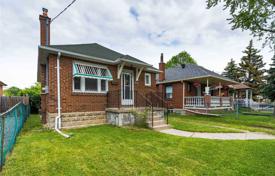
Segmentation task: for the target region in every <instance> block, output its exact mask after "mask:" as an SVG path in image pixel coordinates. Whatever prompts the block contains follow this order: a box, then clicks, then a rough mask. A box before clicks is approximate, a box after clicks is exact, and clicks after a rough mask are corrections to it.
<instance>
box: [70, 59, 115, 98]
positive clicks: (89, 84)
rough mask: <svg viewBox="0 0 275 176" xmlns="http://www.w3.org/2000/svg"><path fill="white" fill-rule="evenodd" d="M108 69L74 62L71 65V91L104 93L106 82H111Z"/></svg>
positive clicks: (106, 88) (106, 89)
mask: <svg viewBox="0 0 275 176" xmlns="http://www.w3.org/2000/svg"><path fill="white" fill-rule="evenodd" d="M112 79H113V78H112V75H111V72H110V71H109V69H108V68H107V67H105V66H102V65H95V64H88V63H82V62H75V63H74V64H73V91H74V92H84V93H106V92H107V91H108V81H109V80H112Z"/></svg>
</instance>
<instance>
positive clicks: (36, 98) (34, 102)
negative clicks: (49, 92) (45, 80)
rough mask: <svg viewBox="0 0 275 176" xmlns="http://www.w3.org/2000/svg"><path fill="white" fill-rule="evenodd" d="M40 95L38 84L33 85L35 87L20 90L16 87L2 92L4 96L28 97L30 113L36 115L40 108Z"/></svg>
mask: <svg viewBox="0 0 275 176" xmlns="http://www.w3.org/2000/svg"><path fill="white" fill-rule="evenodd" d="M40 93H41V85H40V83H35V85H33V86H31V87H29V88H25V89H22V90H21V89H20V88H18V87H10V88H8V89H6V90H5V91H4V95H5V96H23V95H27V96H29V98H30V105H31V112H34V113H37V112H38V110H39V108H40Z"/></svg>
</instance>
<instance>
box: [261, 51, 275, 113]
mask: <svg viewBox="0 0 275 176" xmlns="http://www.w3.org/2000/svg"><path fill="white" fill-rule="evenodd" d="M263 93H264V94H265V95H266V96H267V97H268V98H269V99H270V100H271V101H273V102H274V110H273V115H274V116H275V53H274V56H273V58H272V64H270V69H269V71H268V75H267V84H266V85H265V87H264V89H263Z"/></svg>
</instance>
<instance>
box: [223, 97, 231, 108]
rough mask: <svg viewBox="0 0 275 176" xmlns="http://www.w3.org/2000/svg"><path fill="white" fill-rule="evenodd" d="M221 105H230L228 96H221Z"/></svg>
mask: <svg viewBox="0 0 275 176" xmlns="http://www.w3.org/2000/svg"><path fill="white" fill-rule="evenodd" d="M222 106H226V107H230V106H231V100H230V97H222Z"/></svg>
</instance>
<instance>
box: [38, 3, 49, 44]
mask: <svg viewBox="0 0 275 176" xmlns="http://www.w3.org/2000/svg"><path fill="white" fill-rule="evenodd" d="M42 11H43V13H42V15H39V21H40V45H50V23H51V18H49V17H48V9H46V8H42Z"/></svg>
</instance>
